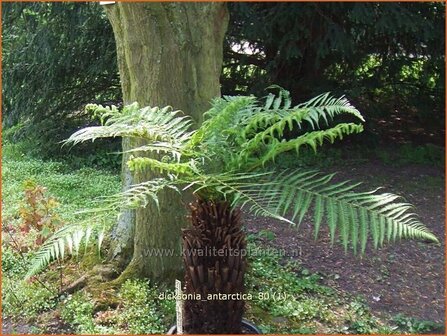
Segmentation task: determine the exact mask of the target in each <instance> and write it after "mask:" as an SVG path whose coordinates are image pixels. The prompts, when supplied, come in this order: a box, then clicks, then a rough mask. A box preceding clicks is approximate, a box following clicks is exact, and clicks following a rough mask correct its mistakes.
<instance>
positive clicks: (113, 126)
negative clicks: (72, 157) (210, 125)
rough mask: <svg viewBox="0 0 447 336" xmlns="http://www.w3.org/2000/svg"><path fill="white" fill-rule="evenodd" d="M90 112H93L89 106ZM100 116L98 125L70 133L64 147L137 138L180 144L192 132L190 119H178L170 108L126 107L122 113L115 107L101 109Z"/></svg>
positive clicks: (179, 112) (178, 116) (134, 105)
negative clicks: (97, 140) (109, 139)
mask: <svg viewBox="0 0 447 336" xmlns="http://www.w3.org/2000/svg"><path fill="white" fill-rule="evenodd" d="M89 108H90V109H94V107H93V106H92V105H89ZM98 109H99V110H104V111H106V112H103V114H102V115H103V116H104V115H105V116H107V119H106V120H105V121H104V123H103V125H101V126H93V127H86V128H83V129H81V130H79V131H77V132H75V133H74V134H72V135H71V136H70V137H69V138H68V139H67V140H65V143H66V144H73V145H76V144H78V143H80V142H85V141H88V140H91V141H94V140H96V139H98V138H110V137H137V138H142V139H146V140H150V141H165V142H171V143H177V144H183V143H185V142H186V141H188V140H189V138H190V137H191V136H192V134H193V133H194V132H193V131H191V130H190V128H191V125H192V119H191V118H190V117H188V116H180V115H181V114H182V112H181V111H173V110H172V108H171V107H170V106H167V107H164V108H159V107H144V108H139V106H138V104H136V103H134V104H132V105H129V106H126V107H125V108H124V109H123V111H122V112H119V111H118V110H117V109H116V108H115V109H113V108H104V107H102V106H98Z"/></svg>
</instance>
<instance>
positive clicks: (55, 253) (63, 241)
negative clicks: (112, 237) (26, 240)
mask: <svg viewBox="0 0 447 336" xmlns="http://www.w3.org/2000/svg"><path fill="white" fill-rule="evenodd" d="M89 223H90V224H88V225H87V224H82V223H81V224H76V225H74V224H73V225H67V226H65V227H63V228H61V229H59V230H58V231H56V232H55V233H54V234H53V235H52V236H51V237H50V238H49V239H47V240H46V241H45V242H44V243H43V245H42V246H41V247H40V248H39V250H38V251H37V252H36V254H35V255H34V256H33V258H32V259H31V262H30V266H29V269H28V272H27V274H26V275H25V279H29V278H30V277H32V276H34V275H36V274H38V273H40V272H42V271H43V270H44V269H46V267H47V266H48V265H49V264H50V263H51V262H53V261H55V260H63V259H64V258H65V256H66V255H67V254H68V255H74V256H77V255H78V254H79V252H80V249H81V246H82V245H84V252H86V251H87V248H88V246H89V244H90V237H91V236H92V235H93V234H96V235H97V236H98V243H97V248H98V251H99V250H100V249H101V243H102V240H101V239H99V237H100V233H101V232H103V231H104V224H103V223H101V222H98V224H91V222H90V221H89Z"/></svg>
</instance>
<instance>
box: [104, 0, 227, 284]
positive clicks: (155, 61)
mask: <svg viewBox="0 0 447 336" xmlns="http://www.w3.org/2000/svg"><path fill="white" fill-rule="evenodd" d="M106 12H107V16H108V18H109V20H110V22H111V24H112V27H113V31H114V34H115V40H116V47H117V54H118V64H119V72H120V76H121V85H122V90H123V97H124V103H125V104H129V103H132V102H134V101H137V102H138V103H139V104H140V106H146V105H151V106H166V105H171V106H173V107H174V109H181V110H182V111H184V112H185V113H186V114H189V115H191V116H192V117H193V119H194V120H195V121H196V122H197V123H198V124H199V123H200V122H201V120H202V113H203V112H204V111H206V110H207V109H208V108H209V103H210V101H211V99H212V98H214V97H216V96H219V95H220V85H219V75H220V72H221V68H222V57H223V52H222V45H223V38H224V34H225V32H226V28H227V24H228V12H227V9H226V4H224V3H169V2H166V3H124V2H117V3H116V4H113V5H107V6H106ZM131 146H132V144H131V143H129V142H123V149H124V150H127V149H129V148H130V147H131ZM123 161H126V158H124V160H123ZM123 163H125V162H123ZM122 175H123V182H124V185H123V188H127V187H128V186H129V185H130V184H133V183H138V182H141V181H144V180H148V179H151V178H153V177H154V174H152V173H150V172H146V173H142V174H137V175H134V176H132V175H131V174H130V172H129V171H128V169H127V168H126V167H125V166H124V167H123V173H122ZM160 206H161V209H160V212H158V210H156V208H155V206H153V205H149V206H147V207H146V208H144V209H139V210H137V211H136V212H135V213H132V212H126V213H125V215H124V216H123V217H122V218H121V220H120V221H119V222H118V224H117V226H116V227H115V229H114V240H113V241H112V245H111V257H112V258H114V259H115V260H119V261H120V262H121V263H123V264H126V263H128V265H127V268H126V270H125V271H124V272H123V274H122V276H123V277H127V276H129V275H138V276H146V277H150V278H151V279H154V280H163V281H168V280H171V279H173V278H174V277H176V276H178V275H179V273H180V271H181V258H180V237H181V228H182V227H184V226H185V223H186V220H185V210H184V208H185V207H184V204H182V201H181V198H180V197H179V196H178V195H177V194H175V193H174V192H169V191H166V192H163V193H161V194H160ZM154 253H155V254H159V255H154ZM151 254H152V255H151Z"/></svg>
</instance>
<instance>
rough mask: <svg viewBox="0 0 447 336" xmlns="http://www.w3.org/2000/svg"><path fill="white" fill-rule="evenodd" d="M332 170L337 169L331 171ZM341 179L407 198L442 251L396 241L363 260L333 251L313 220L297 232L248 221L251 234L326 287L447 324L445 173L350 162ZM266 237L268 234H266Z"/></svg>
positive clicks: (384, 308) (377, 308) (388, 311)
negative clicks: (260, 236) (259, 234)
mask: <svg viewBox="0 0 447 336" xmlns="http://www.w3.org/2000/svg"><path fill="white" fill-rule="evenodd" d="M328 171H333V169H328ZM338 171H339V174H337V176H339V178H341V179H350V180H354V181H368V183H365V185H366V186H369V187H371V188H372V187H377V186H381V187H384V190H386V191H389V192H393V193H397V194H400V195H405V198H406V199H407V200H408V201H409V202H411V203H413V204H414V205H415V207H416V209H415V210H416V212H417V213H418V214H419V215H420V218H421V219H422V221H423V222H424V223H425V224H426V225H427V226H428V227H429V228H430V230H432V231H433V232H434V233H435V234H436V236H437V237H438V239H439V240H440V242H441V246H437V245H434V244H424V243H421V242H415V241H398V242H396V243H395V244H389V245H387V246H384V247H383V248H381V249H380V250H377V251H374V250H371V249H369V248H368V249H367V252H366V255H365V256H363V257H359V256H355V255H353V254H352V253H350V252H348V253H345V252H344V250H343V247H342V246H340V245H339V244H338V245H337V244H335V245H334V246H332V247H331V243H330V240H329V238H328V234H327V230H326V231H325V230H324V229H323V230H322V232H321V233H320V235H319V238H318V239H317V240H314V239H313V232H312V224H311V218H310V217H308V218H307V220H305V221H304V222H303V223H302V224H301V227H300V230H299V231H297V230H296V229H294V228H291V227H288V226H285V225H282V223H278V222H275V221H272V220H269V219H259V218H256V219H254V218H252V217H250V216H247V222H248V229H249V232H251V233H254V232H260V231H263V230H268V231H271V232H272V233H273V237H275V238H274V239H264V240H265V243H266V244H270V245H272V246H274V247H276V248H279V249H283V250H284V252H285V254H286V256H289V257H288V258H294V259H296V260H297V261H299V263H301V264H302V265H303V266H304V267H306V268H307V269H309V270H310V272H312V273H313V272H318V273H320V274H323V275H324V279H325V280H324V281H325V283H326V284H327V285H328V286H331V287H336V288H339V289H342V290H344V291H347V292H350V293H352V294H356V295H362V296H364V298H365V299H366V300H367V303H368V305H369V306H370V307H371V308H372V309H373V310H374V311H377V312H381V313H384V314H391V315H396V314H403V315H405V316H412V317H416V318H418V319H423V320H431V321H436V322H438V323H442V324H444V316H445V295H444V293H445V271H444V270H445V260H444V255H445V197H444V193H445V187H444V185H445V179H444V171H443V168H440V167H433V166H429V165H415V164H412V165H405V166H402V165H395V166H393V165H390V164H385V163H383V162H380V161H375V162H367V163H364V162H361V163H357V164H355V163H350V164H348V165H344V167H342V168H341V169H338ZM264 232H265V231H264Z"/></svg>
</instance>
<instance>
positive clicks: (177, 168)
mask: <svg viewBox="0 0 447 336" xmlns="http://www.w3.org/2000/svg"><path fill="white" fill-rule="evenodd" d="M193 165H194V161H189V162H184V163H182V162H163V161H159V160H156V159H151V158H148V157H132V158H130V159H129V161H127V166H128V167H129V169H130V171H132V172H133V171H144V170H146V169H149V170H152V171H158V172H160V173H170V174H181V175H193V174H194V168H193Z"/></svg>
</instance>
